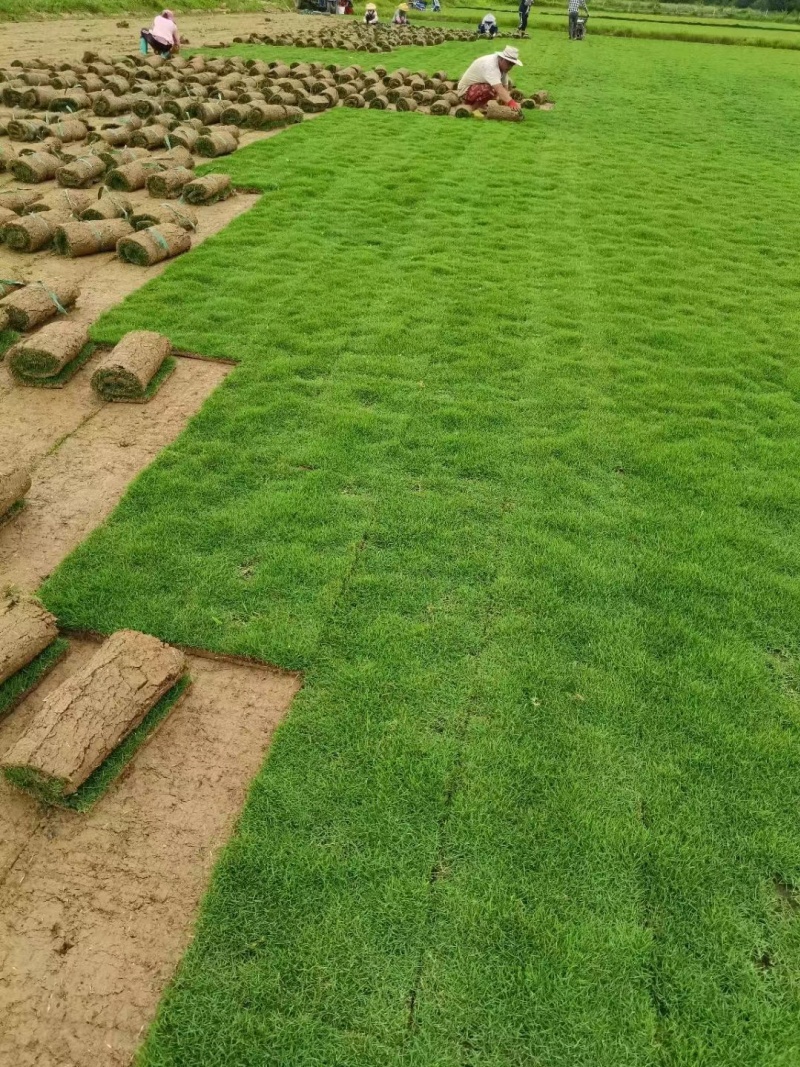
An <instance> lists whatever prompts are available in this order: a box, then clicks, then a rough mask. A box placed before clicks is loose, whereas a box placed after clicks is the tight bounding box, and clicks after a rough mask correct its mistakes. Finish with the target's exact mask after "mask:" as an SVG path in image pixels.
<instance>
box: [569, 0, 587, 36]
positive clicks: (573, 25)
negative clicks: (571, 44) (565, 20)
mask: <svg viewBox="0 0 800 1067" xmlns="http://www.w3.org/2000/svg"><path fill="white" fill-rule="evenodd" d="M568 7H569V37H570V40H571V41H574V40H575V38H576V37H577V36H578V13H579V11H580V9H581V8H583V10H584V11H585V12H586V17H587V18H588V17H589V8H588V7H587V6H586V3H585V0H568Z"/></svg>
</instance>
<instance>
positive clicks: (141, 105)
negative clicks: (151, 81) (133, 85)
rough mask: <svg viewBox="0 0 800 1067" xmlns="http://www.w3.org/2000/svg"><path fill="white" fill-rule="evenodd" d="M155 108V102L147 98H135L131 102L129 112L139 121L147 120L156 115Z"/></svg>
mask: <svg viewBox="0 0 800 1067" xmlns="http://www.w3.org/2000/svg"><path fill="white" fill-rule="evenodd" d="M157 108H158V105H157V103H156V101H155V100H153V99H152V98H151V97H149V96H135V97H134V98H133V100H132V101H131V111H132V112H133V113H134V115H138V116H139V118H140V119H149V118H150V116H151V115H154V114H155V113H156V110H157Z"/></svg>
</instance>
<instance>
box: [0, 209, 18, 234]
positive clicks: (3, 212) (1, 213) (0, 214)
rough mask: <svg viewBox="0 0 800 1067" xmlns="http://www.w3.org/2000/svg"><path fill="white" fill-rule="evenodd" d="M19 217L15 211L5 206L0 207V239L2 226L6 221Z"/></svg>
mask: <svg viewBox="0 0 800 1067" xmlns="http://www.w3.org/2000/svg"><path fill="white" fill-rule="evenodd" d="M17 218H19V216H18V215H17V213H16V211H12V210H11V209H10V208H7V207H0V241H2V240H3V227H4V226H5V224H6V223H7V222H13V221H14V220H15V219H17Z"/></svg>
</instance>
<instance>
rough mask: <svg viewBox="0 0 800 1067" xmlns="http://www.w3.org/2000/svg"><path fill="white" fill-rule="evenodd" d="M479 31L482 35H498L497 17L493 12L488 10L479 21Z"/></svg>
mask: <svg viewBox="0 0 800 1067" xmlns="http://www.w3.org/2000/svg"><path fill="white" fill-rule="evenodd" d="M478 33H479V34H480V36H481V37H496V36H497V19H496V18H495V17H494V15H493V14H492V13H491V12H487V14H485V15H484V16H483V18H482V19H481V21H480V22H479V23H478Z"/></svg>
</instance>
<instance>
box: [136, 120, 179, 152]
mask: <svg viewBox="0 0 800 1067" xmlns="http://www.w3.org/2000/svg"><path fill="white" fill-rule="evenodd" d="M168 137H169V130H168V129H167V127H166V126H161V125H160V124H158V123H156V124H155V125H154V126H142V128H141V129H140V130H134V132H133V133H132V134H131V137H130V140H129V141H128V144H129V145H130V146H131V147H132V148H162V147H163V146H165V145H166V143H167V138H168Z"/></svg>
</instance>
